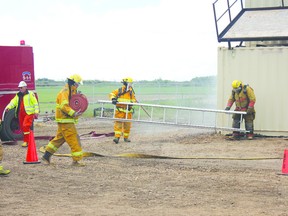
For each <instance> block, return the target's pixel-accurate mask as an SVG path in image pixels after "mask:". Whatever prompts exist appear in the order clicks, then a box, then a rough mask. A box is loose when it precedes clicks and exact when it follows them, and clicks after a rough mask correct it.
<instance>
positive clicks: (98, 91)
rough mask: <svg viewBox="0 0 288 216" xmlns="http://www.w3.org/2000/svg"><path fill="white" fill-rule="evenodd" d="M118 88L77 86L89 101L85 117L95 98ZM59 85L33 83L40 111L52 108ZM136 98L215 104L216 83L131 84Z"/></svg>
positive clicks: (199, 105)
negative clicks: (207, 84)
mask: <svg viewBox="0 0 288 216" xmlns="http://www.w3.org/2000/svg"><path fill="white" fill-rule="evenodd" d="M119 87H121V83H115V84H107V83H97V84H95V85H83V86H80V87H79V89H78V90H79V91H81V92H82V93H83V94H84V95H86V97H87V98H88V101H89V107H88V109H87V111H86V112H85V114H84V116H85V117H92V116H93V113H94V109H95V108H97V107H99V106H100V105H99V104H97V101H98V100H109V97H108V96H109V93H110V92H111V91H113V90H114V89H117V88H119ZM62 88H63V86H45V87H43V86H39V87H37V86H36V91H37V94H38V99H39V104H40V110H41V113H42V114H43V113H45V112H48V113H51V112H52V110H55V100H56V96H57V94H58V92H59V91H60V90H61V89H62ZM134 90H135V92H136V97H137V100H138V101H139V102H141V103H146V104H159V105H169V106H184V107H194V108H211V109H214V108H215V107H216V86H187V85H186V86H184V85H180V84H179V85H174V86H159V85H158V86H147V85H146V86H145V85H144V84H143V85H141V84H138V83H135V84H134Z"/></svg>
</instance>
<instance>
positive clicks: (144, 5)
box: [0, 0, 219, 81]
mask: <svg viewBox="0 0 288 216" xmlns="http://www.w3.org/2000/svg"><path fill="white" fill-rule="evenodd" d="M212 3H213V1H210V0H203V1H193V0H85V1H83V0H49V1H48V0H41V1H39V0H25V1H23V0H9V1H7V0H6V1H4V0H0V22H1V29H2V31H1V39H0V45H18V44H19V41H20V40H25V41H26V44H27V45H31V46H33V50H34V62H35V73H36V78H50V79H55V80H65V79H66V77H67V76H69V75H70V74H73V73H79V74H80V75H82V77H83V78H84V79H97V80H112V81H118V80H121V79H122V78H123V77H127V76H130V77H132V78H134V80H136V81H137V80H154V79H168V80H176V81H184V80H191V79H192V78H194V77H197V76H210V75H216V73H217V47H218V46H219V44H218V43H217V39H216V33H215V25H214V17H213V10H212Z"/></svg>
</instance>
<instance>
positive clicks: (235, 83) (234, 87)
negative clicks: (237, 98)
mask: <svg viewBox="0 0 288 216" xmlns="http://www.w3.org/2000/svg"><path fill="white" fill-rule="evenodd" d="M241 85H242V82H241V81H239V80H234V81H233V82H232V88H233V89H237V88H239V87H240V86H241Z"/></svg>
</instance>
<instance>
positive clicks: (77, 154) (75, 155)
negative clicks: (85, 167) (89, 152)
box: [71, 151, 83, 157]
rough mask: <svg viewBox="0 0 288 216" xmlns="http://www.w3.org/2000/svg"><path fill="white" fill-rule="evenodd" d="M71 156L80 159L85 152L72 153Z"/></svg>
mask: <svg viewBox="0 0 288 216" xmlns="http://www.w3.org/2000/svg"><path fill="white" fill-rule="evenodd" d="M71 155H72V156H74V157H80V156H82V155H83V152H82V151H80V152H71Z"/></svg>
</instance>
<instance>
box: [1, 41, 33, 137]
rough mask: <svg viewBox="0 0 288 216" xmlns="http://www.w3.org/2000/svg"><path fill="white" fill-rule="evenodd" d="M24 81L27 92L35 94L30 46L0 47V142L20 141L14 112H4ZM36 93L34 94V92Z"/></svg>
mask: <svg viewBox="0 0 288 216" xmlns="http://www.w3.org/2000/svg"><path fill="white" fill-rule="evenodd" d="M22 80H24V81H25V82H26V83H27V85H28V90H29V91H34V92H35V76H34V58H33V48H32V47H31V46H0V115H1V116H0V117H1V119H2V122H1V128H0V138H1V140H18V139H22V136H23V135H22V132H21V131H20V129H19V123H18V119H16V117H15V112H14V110H11V111H9V112H8V113H5V112H4V109H5V107H6V106H7V104H8V103H9V102H10V100H11V99H12V98H13V97H14V96H15V95H16V93H17V92H18V91H19V88H18V84H19V82H20V81H22ZM35 93H36V92H35Z"/></svg>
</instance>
